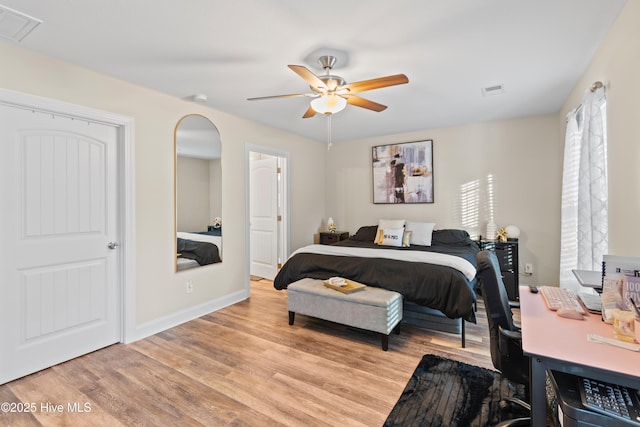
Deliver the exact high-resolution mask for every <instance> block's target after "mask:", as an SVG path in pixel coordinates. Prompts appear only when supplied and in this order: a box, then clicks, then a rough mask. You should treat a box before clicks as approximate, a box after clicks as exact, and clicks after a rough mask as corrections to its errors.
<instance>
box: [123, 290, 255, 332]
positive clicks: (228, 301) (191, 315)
mask: <svg viewBox="0 0 640 427" xmlns="http://www.w3.org/2000/svg"><path fill="white" fill-rule="evenodd" d="M247 298H249V293H248V292H247V291H246V290H244V289H243V290H241V291H238V292H234V293H232V294H229V295H225V296H224V297H221V298H217V299H214V300H211V301H207V302H205V303H202V304H199V305H196V306H194V307H190V308H188V309H187V310H183V311H179V312H177V313H174V314H171V315H169V316H165V317H162V318H160V319H157V320H153V321H151V322H147V323H143V324H142V325H138V326H137V327H136V332H135V336H134V337H133V339H132V340H127V341H126V342H125V344H128V343H132V342H134V341H138V340H141V339H143V338H146V337H149V336H151V335H155V334H157V333H159V332H162V331H165V330H167V329H170V328H173V327H175V326H178V325H181V324H182V323H185V322H188V321H190V320H193V319H197V318H198V317H201V316H204V315H205V314H209V313H211V312H213V311H217V310H220V309H221V308H224V307H228V306H230V305H232V304H235V303H238V302H240V301H244V300H245V299H247Z"/></svg>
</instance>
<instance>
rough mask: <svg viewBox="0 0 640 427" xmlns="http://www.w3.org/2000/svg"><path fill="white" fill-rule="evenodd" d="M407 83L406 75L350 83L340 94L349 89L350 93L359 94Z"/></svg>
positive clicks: (340, 89)
mask: <svg viewBox="0 0 640 427" xmlns="http://www.w3.org/2000/svg"><path fill="white" fill-rule="evenodd" d="M405 83H409V79H408V78H407V76H405V75H404V74H395V75H393V76H387V77H378V78H377V79H371V80H362V81H359V82H354V83H349V84H346V85H344V86H341V87H340V88H339V90H338V92H339V93H340V92H341V91H342V90H344V89H347V90H348V91H349V93H358V92H364V91H367V90H372V89H379V88H383V87H387V86H395V85H402V84H405Z"/></svg>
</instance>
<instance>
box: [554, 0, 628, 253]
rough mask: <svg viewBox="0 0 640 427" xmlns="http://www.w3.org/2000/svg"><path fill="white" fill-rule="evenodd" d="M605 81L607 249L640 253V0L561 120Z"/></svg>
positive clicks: (608, 41)
mask: <svg viewBox="0 0 640 427" xmlns="http://www.w3.org/2000/svg"><path fill="white" fill-rule="evenodd" d="M598 80H599V81H602V82H603V83H605V84H606V85H607V89H606V94H607V136H608V144H609V150H608V173H609V252H610V253H611V254H614V255H624V256H640V197H639V195H640V167H638V165H639V164H640V102H639V100H640V2H638V1H629V2H627V5H626V6H625V8H624V9H623V11H622V13H621V14H620V16H619V17H618V20H617V21H616V23H615V24H614V26H613V28H612V29H611V31H610V32H609V34H608V35H607V37H606V38H605V40H604V42H603V43H602V45H601V46H600V49H599V50H598V51H597V52H596V55H595V56H594V58H593V60H592V62H591V64H590V65H589V67H588V68H587V70H586V71H585V73H584V75H583V76H582V78H581V79H580V80H579V81H578V82H577V84H576V86H575V88H574V89H573V92H572V93H571V96H570V97H569V98H568V99H567V102H566V103H565V105H564V107H563V108H562V110H561V112H560V114H559V118H558V121H559V123H560V126H561V127H562V129H563V130H564V122H565V117H566V115H567V113H568V112H569V111H570V110H571V109H573V108H575V107H576V106H578V105H579V104H580V101H581V99H582V96H583V94H584V92H585V90H587V88H589V87H590V86H591V84H592V83H593V82H595V81H598Z"/></svg>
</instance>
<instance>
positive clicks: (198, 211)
mask: <svg viewBox="0 0 640 427" xmlns="http://www.w3.org/2000/svg"><path fill="white" fill-rule="evenodd" d="M209 162H210V161H209V160H206V159H195V158H192V157H184V156H177V159H176V175H177V177H176V205H177V206H176V216H177V220H176V230H177V231H186V232H197V231H207V226H208V225H209V224H211V220H212V218H213V217H210V214H209V210H210V204H211V186H210V181H211V179H210V176H209Z"/></svg>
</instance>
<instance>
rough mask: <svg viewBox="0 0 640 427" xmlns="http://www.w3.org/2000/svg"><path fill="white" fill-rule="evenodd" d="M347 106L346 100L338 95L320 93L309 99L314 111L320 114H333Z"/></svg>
mask: <svg viewBox="0 0 640 427" xmlns="http://www.w3.org/2000/svg"><path fill="white" fill-rule="evenodd" d="M346 106H347V100H346V99H345V98H343V97H341V96H338V95H334V94H331V95H322V96H320V97H318V98H316V99H314V100H313V101H311V108H313V110H314V111H315V112H316V113H321V114H335V113H338V112H340V111H342V110H344V107H346Z"/></svg>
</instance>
